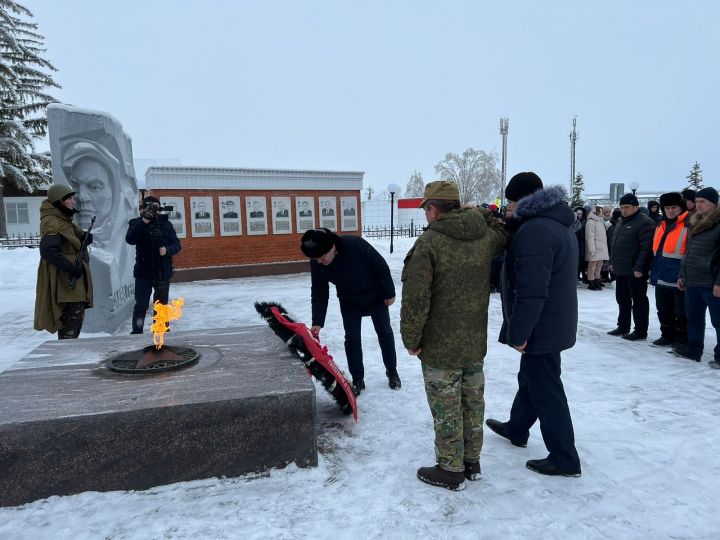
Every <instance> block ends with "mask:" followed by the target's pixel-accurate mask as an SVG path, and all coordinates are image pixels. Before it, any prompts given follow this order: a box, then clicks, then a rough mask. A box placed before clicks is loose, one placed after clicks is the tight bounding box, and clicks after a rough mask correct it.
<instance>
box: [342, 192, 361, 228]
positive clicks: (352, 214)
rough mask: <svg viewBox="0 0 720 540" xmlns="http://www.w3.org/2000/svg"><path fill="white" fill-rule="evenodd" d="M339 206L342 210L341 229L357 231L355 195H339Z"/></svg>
mask: <svg viewBox="0 0 720 540" xmlns="http://www.w3.org/2000/svg"><path fill="white" fill-rule="evenodd" d="M340 207H341V211H342V230H343V231H357V230H358V216H357V213H358V209H357V198H356V197H340Z"/></svg>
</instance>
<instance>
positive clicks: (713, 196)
mask: <svg viewBox="0 0 720 540" xmlns="http://www.w3.org/2000/svg"><path fill="white" fill-rule="evenodd" d="M697 197H700V198H701V199H705V200H706V201H710V202H711V203H713V204H717V203H718V192H717V190H716V189H715V188H713V187H706V188H702V189H701V190H700V191H698V192H697V193H696V194H695V198H697Z"/></svg>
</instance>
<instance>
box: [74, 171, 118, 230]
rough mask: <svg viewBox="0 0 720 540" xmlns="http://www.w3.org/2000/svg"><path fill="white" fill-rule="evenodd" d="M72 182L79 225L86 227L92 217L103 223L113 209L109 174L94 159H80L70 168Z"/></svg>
mask: <svg viewBox="0 0 720 540" xmlns="http://www.w3.org/2000/svg"><path fill="white" fill-rule="evenodd" d="M72 180H73V183H74V185H75V186H76V189H77V194H76V195H75V196H76V198H77V200H78V203H79V204H78V210H79V211H80V215H79V216H78V218H79V221H80V225H81V226H83V227H87V226H88V224H89V223H90V218H92V216H97V221H98V223H105V222H106V221H107V219H108V217H109V215H110V212H111V211H112V208H113V190H112V186H111V185H110V173H109V172H108V170H107V169H106V168H105V167H104V166H103V165H102V164H101V163H100V162H98V161H96V160H94V159H89V158H87V159H80V160H78V161H77V162H76V163H75V165H74V166H73V168H72Z"/></svg>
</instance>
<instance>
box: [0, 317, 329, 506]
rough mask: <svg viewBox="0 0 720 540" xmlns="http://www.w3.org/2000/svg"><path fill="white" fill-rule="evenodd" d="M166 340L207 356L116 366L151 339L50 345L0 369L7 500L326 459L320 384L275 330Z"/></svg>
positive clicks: (178, 335) (2, 502)
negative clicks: (135, 368) (178, 364)
mask: <svg viewBox="0 0 720 540" xmlns="http://www.w3.org/2000/svg"><path fill="white" fill-rule="evenodd" d="M167 341H169V342H170V343H169V344H170V345H171V346H178V347H187V348H191V349H193V351H195V352H197V353H198V354H199V355H200V359H199V361H198V362H197V363H195V364H193V365H192V366H190V367H186V368H184V369H181V370H177V371H172V372H170V371H162V372H158V373H149V374H129V375H127V374H123V373H118V372H116V371H114V370H112V369H110V363H111V362H112V359H113V358H117V357H118V355H123V353H126V352H128V351H133V350H137V349H138V348H141V347H145V346H146V345H148V344H152V340H151V339H150V338H149V336H148V335H147V334H145V335H136V336H112V337H101V338H89V339H80V340H60V341H58V340H48V341H46V342H45V343H43V344H42V345H40V346H39V347H38V348H36V349H35V350H34V351H32V352H30V353H29V354H28V355H27V356H25V357H24V358H22V359H21V360H19V361H18V362H16V363H15V364H13V365H12V366H11V367H10V368H9V369H7V370H6V371H4V372H3V373H0V395H1V396H3V397H2V400H0V486H2V488H1V489H0V507H1V506H17V505H20V504H24V503H27V502H30V501H34V500H37V499H41V498H45V497H50V496H51V495H68V494H72V493H80V492H82V491H113V490H119V489H120V490H128V489H148V488H150V487H153V486H160V485H166V484H172V483H175V482H182V481H186V480H197V479H201V478H211V477H222V476H227V477H233V476H239V475H241V474H246V473H251V472H257V471H263V470H266V469H269V468H276V467H285V466H286V465H287V464H288V463H295V464H296V465H297V466H298V467H310V466H315V465H317V459H318V458H317V435H316V418H317V416H316V408H315V387H314V385H313V383H312V380H311V379H310V377H308V375H307V373H306V371H305V368H304V367H303V365H302V364H301V363H300V362H298V361H297V359H296V358H295V357H293V356H291V354H290V351H289V350H288V348H287V347H286V346H285V344H284V343H283V342H282V341H280V340H278V339H277V337H275V335H274V334H273V332H272V331H271V330H270V329H269V328H268V327H267V326H265V325H262V326H246V327H235V328H222V329H209V330H201V331H191V332H173V333H172V334H171V337H169V338H168V339H167Z"/></svg>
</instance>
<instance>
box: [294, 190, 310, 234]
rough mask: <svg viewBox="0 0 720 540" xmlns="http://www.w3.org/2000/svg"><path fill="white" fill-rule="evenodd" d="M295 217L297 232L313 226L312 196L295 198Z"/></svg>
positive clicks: (302, 231)
mask: <svg viewBox="0 0 720 540" xmlns="http://www.w3.org/2000/svg"><path fill="white" fill-rule="evenodd" d="M295 219H296V223H297V232H299V233H304V232H305V231H307V230H308V229H314V228H315V199H314V198H313V197H296V198H295Z"/></svg>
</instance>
